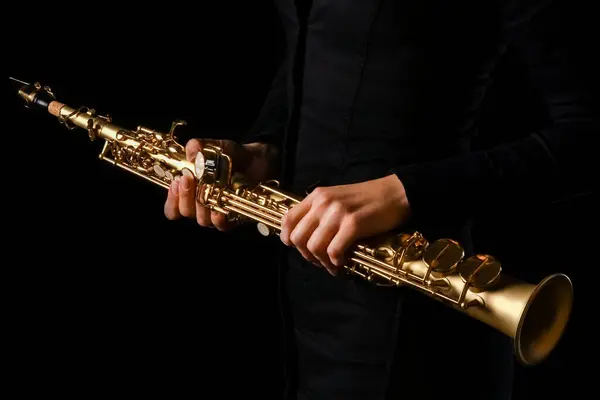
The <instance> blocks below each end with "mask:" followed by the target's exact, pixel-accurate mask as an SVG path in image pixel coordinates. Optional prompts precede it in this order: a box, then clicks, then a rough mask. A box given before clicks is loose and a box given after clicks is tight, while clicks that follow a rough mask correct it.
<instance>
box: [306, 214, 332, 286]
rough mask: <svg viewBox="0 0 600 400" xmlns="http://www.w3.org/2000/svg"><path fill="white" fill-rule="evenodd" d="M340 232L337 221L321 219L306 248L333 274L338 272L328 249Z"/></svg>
mask: <svg viewBox="0 0 600 400" xmlns="http://www.w3.org/2000/svg"><path fill="white" fill-rule="evenodd" d="M338 230H339V223H337V221H336V220H335V219H333V218H330V219H326V220H324V219H321V222H320V224H319V226H318V227H317V229H315V231H314V232H313V233H312V235H311V237H310V239H309V240H308V243H306V248H307V249H308V251H309V252H310V253H311V254H312V255H313V257H314V258H316V259H317V260H318V261H319V263H320V264H321V265H322V266H323V267H325V268H326V269H327V270H328V271H329V273H332V274H334V273H333V272H332V271H337V267H336V266H335V265H334V264H333V263H332V262H331V260H330V258H329V255H328V254H327V248H328V247H329V244H330V243H331V241H332V240H333V238H334V237H335V235H336V234H337V232H338ZM334 275H335V274H334Z"/></svg>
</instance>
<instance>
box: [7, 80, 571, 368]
mask: <svg viewBox="0 0 600 400" xmlns="http://www.w3.org/2000/svg"><path fill="white" fill-rule="evenodd" d="M18 93H19V95H20V96H21V97H22V98H23V99H24V100H25V102H26V106H28V108H34V107H35V106H36V105H37V106H41V107H42V108H44V109H46V111H47V112H51V115H54V116H55V117H57V118H58V120H59V121H61V122H62V123H63V124H65V126H67V127H68V128H69V129H74V128H76V127H79V128H82V129H85V130H87V131H88V134H89V137H90V139H92V140H95V139H103V140H104V141H105V142H104V147H103V148H102V151H101V153H100V159H102V160H106V161H108V162H110V163H111V164H113V165H115V166H118V167H120V168H122V169H124V170H126V171H129V172H132V173H133V174H135V175H137V176H139V177H142V178H144V179H146V180H148V181H150V182H153V183H155V184H157V185H160V186H162V187H164V188H168V187H169V184H170V183H171V181H172V180H173V179H177V177H178V176H180V175H181V174H187V175H190V176H193V177H194V178H195V179H196V181H197V187H198V188H199V189H198V191H197V201H198V203H200V204H202V205H204V206H206V207H209V208H211V209H212V210H214V211H217V212H220V213H223V214H225V215H227V217H228V219H229V220H237V221H238V222H250V221H252V222H254V223H257V228H258V231H259V232H260V233H261V234H262V235H265V236H269V235H273V234H279V232H280V230H281V220H282V217H283V216H284V214H285V213H286V212H287V211H288V210H289V209H290V208H292V207H294V206H295V205H296V204H298V203H299V202H300V201H302V198H301V197H299V196H296V195H293V194H290V193H285V192H283V191H281V190H279V189H278V186H279V183H278V182H277V181H268V182H255V183H253V182H251V181H248V180H246V179H245V178H244V177H243V176H241V175H239V174H232V170H233V169H232V164H231V163H232V160H231V158H230V156H229V155H227V154H224V153H223V152H222V148H221V147H220V146H218V145H217V142H215V143H214V144H213V145H208V146H206V147H205V148H203V149H202V152H201V153H199V154H198V156H197V157H196V159H195V161H194V163H192V162H189V161H187V159H186V154H185V148H184V146H182V145H181V144H180V143H178V142H177V138H176V137H175V135H174V131H175V128H176V127H177V126H180V125H183V124H185V122H183V121H176V122H174V123H173V125H172V127H171V129H170V131H169V132H168V133H167V134H163V133H160V132H157V131H155V130H153V129H148V128H144V127H138V128H137V129H136V130H134V131H132V130H128V129H125V128H122V127H120V126H117V125H115V124H113V123H112V121H111V119H110V118H109V117H103V116H99V115H97V114H96V112H95V111H94V110H91V109H88V108H85V107H82V108H77V109H76V108H73V107H70V106H68V105H65V104H63V103H59V102H57V101H56V100H55V97H54V94H52V92H51V91H50V89H49V88H48V87H46V86H44V87H42V86H41V85H40V84H38V83H36V84H33V85H29V84H26V85H25V86H23V87H22V88H20V90H19V92H18ZM464 257H465V255H464V250H463V247H462V246H461V245H460V244H459V243H458V242H456V241H455V240H452V239H448V238H440V239H438V240H435V241H433V242H431V243H429V242H428V241H427V240H426V239H425V238H424V237H423V236H422V235H421V234H420V233H419V232H411V233H408V232H407V233H402V234H387V235H380V236H378V237H374V238H370V239H367V240H364V241H362V243H358V244H356V245H355V246H354V247H353V248H352V249H351V251H350V256H349V258H348V262H347V264H346V266H345V270H346V271H347V272H348V273H349V274H350V275H352V276H356V277H361V278H362V279H365V280H367V281H369V282H372V283H373V284H374V285H378V286H382V289H381V290H389V289H384V288H383V287H396V286H398V287H399V286H402V287H409V288H412V289H414V290H416V291H418V292H420V293H422V294H424V295H427V296H429V297H430V298H432V299H435V300H437V301H440V302H442V303H444V304H446V305H447V306H449V307H452V308H453V309H455V310H457V311H459V312H462V313H465V314H467V315H469V316H470V317H472V318H475V319H477V320H479V321H481V322H483V323H485V324H487V325H489V326H490V327H492V328H494V329H497V330H499V331H501V332H503V333H504V334H506V335H508V336H510V337H511V338H513V339H514V351H515V356H516V358H517V360H518V361H519V362H521V363H522V364H524V365H535V364H538V363H540V362H541V361H543V360H544V359H545V358H546V357H547V356H548V355H549V354H550V352H551V351H552V350H553V349H554V348H555V347H556V346H557V344H558V342H559V340H560V338H561V336H562V334H563V331H564V330H565V328H566V325H567V322H568V320H569V317H570V314H571V309H572V305H573V288H572V283H571V280H570V279H569V278H568V277H567V276H566V275H564V274H561V273H557V274H553V275H550V276H548V277H546V278H544V279H542V281H541V282H540V283H538V284H537V285H534V284H530V283H527V282H524V281H521V280H518V279H515V278H513V277H510V276H508V275H505V274H502V268H501V265H500V262H499V261H498V260H496V259H495V258H494V257H492V256H489V255H484V254H477V255H474V256H472V257H469V258H467V259H465V258H464Z"/></svg>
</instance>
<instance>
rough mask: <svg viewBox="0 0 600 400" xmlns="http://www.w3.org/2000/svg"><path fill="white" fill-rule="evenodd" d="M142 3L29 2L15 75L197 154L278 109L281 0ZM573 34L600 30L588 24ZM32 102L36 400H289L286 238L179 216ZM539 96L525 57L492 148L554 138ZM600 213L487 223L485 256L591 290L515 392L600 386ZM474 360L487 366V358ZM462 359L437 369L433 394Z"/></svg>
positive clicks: (17, 322) (13, 49)
mask: <svg viewBox="0 0 600 400" xmlns="http://www.w3.org/2000/svg"><path fill="white" fill-rule="evenodd" d="M250 3H251V4H250ZM132 7H133V10H134V11H131V12H128V11H126V10H125V9H124V7H123V5H121V6H120V8H118V7H115V6H108V7H102V8H100V7H96V6H95V5H93V6H90V7H85V8H81V7H79V8H69V7H65V8H64V9H63V8H60V7H59V8H56V7H53V8H50V7H48V8H42V9H39V8H35V9H34V10H35V15H36V16H35V17H34V18H32V19H26V18H23V15H29V13H30V12H31V11H32V10H23V9H21V10H17V9H16V8H18V6H16V8H15V9H14V10H11V11H10V12H9V15H11V13H12V15H15V22H16V23H17V24H21V27H20V28H19V29H18V30H15V31H14V32H13V34H9V35H8V36H7V39H8V50H7V51H8V57H7V58H6V59H7V60H9V70H10V72H9V75H10V76H14V77H17V78H19V79H23V80H26V81H40V82H42V83H43V84H47V85H49V86H51V87H52V89H53V91H54V92H55V94H56V95H57V97H58V99H59V100H60V101H62V102H64V103H67V104H69V105H71V106H74V107H77V106H80V105H86V106H89V107H93V108H95V109H97V110H98V111H99V112H100V113H103V114H106V113H109V114H110V115H111V116H112V117H113V121H114V122H115V123H117V124H120V125H122V126H123V127H128V128H135V127H136V126H137V125H143V126H147V127H150V128H153V129H158V130H162V131H168V129H169V128H170V125H171V121H172V120H174V119H184V120H186V121H187V122H188V125H187V126H186V127H185V128H182V129H181V132H180V139H181V141H182V142H183V143H184V142H185V141H186V140H187V139H189V138H192V137H226V138H233V139H235V138H238V137H239V136H240V135H241V134H242V133H243V132H244V131H245V130H247V129H248V128H249V127H250V125H251V124H252V122H253V119H254V118H255V117H256V116H257V114H258V111H259V109H260V106H261V102H262V101H263V99H264V96H265V95H266V92H267V90H268V88H269V84H270V81H271V79H272V77H273V74H274V72H275V68H276V67H277V64H276V62H277V58H278V55H279V51H280V50H279V46H280V45H281V44H282V43H283V39H282V38H281V36H280V33H279V31H278V29H277V28H278V26H277V18H276V14H275V12H274V10H273V9H272V6H271V4H270V2H261V3H257V2H239V4H237V3H236V4H235V6H234V5H232V4H223V3H220V4H218V5H216V4H213V3H211V4H210V5H209V6H207V5H206V4H205V3H198V4H194V5H193V6H192V4H189V5H178V4H175V3H168V4H161V5H160V7H157V8H154V7H152V6H150V5H148V4H145V5H144V6H143V7H141V6H137V5H132ZM195 7H198V8H197V9H196V8H195ZM24 13H27V14H24ZM578 18H579V16H578ZM23 21H26V22H27V23H24V22H23ZM576 21H579V19H578V20H576ZM573 26H574V27H577V28H582V29H580V30H578V31H574V32H577V33H576V34H584V35H590V36H589V38H591V37H593V36H591V34H590V32H589V31H588V28H589V27H588V26H586V25H585V24H583V23H578V24H575V25H573ZM24 27H28V28H30V29H22V28H24ZM26 33H30V34H31V36H30V37H29V36H28V35H27V34H26ZM13 36H14V37H13ZM590 43H592V41H591V40H590V41H586V42H585V43H584V44H582V45H581V48H578V49H576V50H577V52H576V54H577V55H578V56H580V57H589V63H586V67H587V68H586V69H584V70H582V74H584V73H589V74H590V76H591V75H593V72H594V68H595V67H594V66H593V65H594V64H592V61H593V57H595V54H593V53H590V52H589V49H590V48H589V47H588V46H590ZM6 78H8V76H7V77H6ZM15 93H16V87H15V86H14V85H13V84H12V83H10V82H7V94H8V97H7V98H8V103H7V104H8V106H7V108H6V109H7V110H8V111H7V113H6V116H5V119H4V122H5V131H4V135H5V138H7V139H8V140H7V141H5V142H4V143H5V147H4V152H3V153H4V158H5V160H10V163H7V165H5V168H6V169H5V175H4V176H5V188H4V191H3V193H4V196H3V200H4V202H5V206H4V208H3V210H4V214H5V221H6V223H5V224H4V226H5V229H4V230H3V233H5V234H6V235H7V236H8V237H9V239H8V240H4V246H3V248H4V250H5V251H4V261H3V265H4V270H5V271H7V272H9V274H8V275H7V276H8V277H7V278H5V279H4V282H3V283H4V285H3V287H4V288H5V290H6V293H7V296H5V303H4V307H3V309H4V310H5V311H8V314H9V315H10V318H9V320H8V321H5V324H3V326H4V330H5V331H9V333H10V335H9V337H10V339H5V341H4V345H5V348H7V349H8V350H9V351H10V353H11V355H12V354H14V357H11V358H10V360H11V361H10V362H9V363H7V364H5V365H6V366H7V367H8V369H9V371H10V372H11V376H12V377H14V378H13V379H11V381H12V382H13V383H16V384H17V385H18V390H19V393H20V394H22V395H23V397H26V396H28V395H29V394H33V393H35V394H44V395H48V394H58V395H61V396H63V397H69V398H71V397H72V398H75V397H77V398H81V397H88V396H90V395H94V394H99V393H101V394H105V395H121V394H127V395H134V396H136V395H137V396H148V395H156V394H161V395H163V396H164V397H167V396H168V397H169V398H173V397H176V396H177V397H181V396H180V394H182V393H190V394H191V395H192V396H194V397H197V396H199V395H205V394H206V393H208V391H212V390H214V391H215V392H216V393H218V394H214V395H209V396H207V397H211V398H215V397H217V398H220V397H225V396H227V395H230V394H232V393H233V392H235V393H236V394H246V395H253V394H256V395H259V396H261V397H275V396H276V395H277V393H278V392H279V390H280V387H281V376H282V375H281V370H280V366H279V352H280V337H279V333H280V331H279V329H280V328H279V314H278V309H277V302H276V281H275V279H276V275H275V268H276V265H275V264H274V263H273V262H272V260H273V254H274V249H275V246H278V245H279V243H277V242H276V241H271V240H265V239H264V238H262V237H260V236H259V235H258V234H257V233H256V230H255V229H254V227H253V226H248V227H244V228H241V229H239V230H236V231H234V232H230V233H221V232H218V231H216V230H205V229H202V228H200V227H199V226H197V225H196V224H194V223H193V222H192V221H183V220H182V221H177V222H174V221H168V220H167V219H166V218H165V217H164V214H163V204H164V200H165V198H166V191H165V190H164V189H162V188H159V187H156V186H153V185H151V184H150V183H147V182H145V181H142V180H140V179H139V178H137V177H134V176H131V175H129V174H127V173H125V172H124V171H122V170H119V169H116V168H115V167H112V166H110V165H109V164H108V163H105V162H103V161H100V160H98V157H97V155H98V154H99V152H100V149H101V143H100V142H94V143H91V142H90V141H89V139H88V138H87V133H86V132H85V131H83V130H79V129H78V130H75V131H67V130H66V129H65V128H64V127H63V126H62V125H59V123H58V122H57V121H56V120H55V119H54V118H53V117H51V116H50V115H45V114H43V113H34V112H32V111H31V110H26V109H25V108H23V106H22V102H21V101H20V99H18V98H17V97H16V96H15ZM515 93H519V94H520V95H519V96H517V97H514V94H515ZM509 99H510V100H509ZM515 99H516V100H515ZM535 100H536V98H535V91H534V90H532V89H531V88H530V86H529V83H528V81H527V80H526V76H525V75H524V72H523V71H522V70H521V69H520V65H519V63H518V60H512V61H511V60H510V59H509V60H508V61H505V62H504V63H503V64H502V65H501V67H500V69H499V72H498V77H497V80H496V84H495V86H494V88H493V89H492V91H491V93H490V98H489V100H488V101H487V103H486V109H485V113H484V116H485V118H484V119H483V121H482V124H483V127H484V129H483V134H482V137H481V138H480V139H479V142H478V143H477V145H478V146H490V145H493V143H495V142H497V141H501V140H506V138H507V137H509V138H513V137H516V135H518V134H520V133H525V132H527V131H528V129H530V128H532V127H534V126H535V123H534V121H532V119H533V118H532V116H534V115H535V114H536V112H537V111H536V110H537V109H538V105H537V104H536V103H535ZM524 122H525V123H524ZM6 124H8V125H9V126H8V127H6ZM592 164H594V163H593V160H590V165H592ZM581 173H582V175H584V176H585V174H591V173H588V172H587V171H581ZM596 201H597V198H595V197H593V196H591V195H586V196H581V197H577V198H574V199H570V200H566V201H564V202H561V203H558V204H553V205H551V206H549V207H544V208H540V209H539V210H537V211H536V212H533V213H532V212H530V210H528V211H527V212H524V213H523V214H522V215H520V214H512V215H510V216H509V217H508V218H507V217H506V216H505V215H502V217H498V218H494V217H493V216H492V217H490V218H489V219H486V220H485V221H477V224H476V226H475V228H476V232H478V234H479V235H480V236H478V241H479V245H480V250H481V251H489V252H492V253H493V254H495V255H498V256H499V257H500V258H501V259H502V260H503V262H504V263H506V264H507V265H511V266H512V268H515V266H518V267H519V268H523V270H524V275H527V276H528V277H531V278H532V279H534V280H539V279H541V277H542V276H543V275H545V274H548V273H551V272H556V271H562V272H566V273H568V274H569V275H570V276H571V278H572V279H573V282H574V285H575V290H576V304H575V310H574V314H573V317H572V321H571V324H570V326H569V329H568V331H567V333H566V335H565V337H564V339H563V341H562V342H561V344H560V346H559V347H558V348H557V349H556V351H555V352H554V353H553V354H552V356H551V357H550V358H549V359H548V360H547V361H546V362H545V363H544V364H543V365H541V366H538V367H536V368H534V369H522V368H519V369H518V370H517V375H516V379H517V385H516V389H515V391H516V393H515V399H538V398H547V397H545V396H542V393H544V394H546V395H552V394H555V395H557V396H556V397H555V398H563V397H562V395H559V393H571V395H573V396H574V398H577V397H580V396H578V393H580V392H581V391H582V390H585V389H588V388H593V386H594V385H593V382H589V381H587V378H585V377H583V376H582V374H583V371H586V370H587V371H589V372H592V370H589V369H588V368H589V367H585V365H584V363H586V364H588V363H590V364H592V365H594V363H595V361H596V358H595V356H593V354H595V352H596V348H597V344H596V343H597V342H596V334H595V333H596V330H595V329H594V327H593V326H592V324H593V323H595V322H596V315H597V313H596V312H595V309H596V308H595V304H594V293H595V292H594V289H595V286H596V285H595V275H594V272H595V268H596V266H597V260H598V257H597V255H596V253H597V248H596V247H595V246H594V245H595V244H596V240H595V239H596V238H597V237H598V235H597V222H596V221H595V219H597V218H596V217H597V215H596V214H597V213H596V204H595V202H596ZM497 211H501V210H497ZM491 214H492V215H494V214H496V213H495V212H492V213H491ZM525 270H526V271H525ZM439 329H440V332H443V330H444V329H446V328H445V327H440V328H439ZM466 334H467V333H466ZM442 337H443V335H442ZM439 344H440V346H442V347H444V346H452V345H453V344H452V343H443V340H442V341H441V342H440V343H439ZM465 355H466V356H467V357H471V358H473V367H474V368H477V355H476V354H470V353H469V351H468V349H465ZM444 362H446V361H445V360H443V359H440V360H432V371H431V376H432V381H434V380H435V374H437V373H444V372H443V371H445V369H444V368H441V367H439V366H437V365H436V364H437V363H444ZM458 375H459V376H462V377H461V378H460V379H458V380H457V384H460V383H462V384H465V385H466V387H465V390H466V392H465V393H466V396H468V397H477V396H476V394H473V393H469V392H468V388H467V387H468V371H462V372H461V373H460V374H458ZM408 391H410V390H409V389H407V392H408ZM553 398H554V397H553Z"/></svg>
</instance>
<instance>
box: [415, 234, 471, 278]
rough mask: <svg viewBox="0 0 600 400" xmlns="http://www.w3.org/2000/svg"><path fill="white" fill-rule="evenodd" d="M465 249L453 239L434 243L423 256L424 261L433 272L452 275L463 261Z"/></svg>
mask: <svg viewBox="0 0 600 400" xmlns="http://www.w3.org/2000/svg"><path fill="white" fill-rule="evenodd" d="M464 256H465V251H464V249H463V247H462V246H461V245H460V244H459V243H458V242H456V241H455V240H452V239H439V240H436V241H434V242H432V243H431V244H430V245H429V246H427V248H426V249H425V252H424V254H423V261H424V262H425V264H427V266H428V267H430V268H431V271H433V272H437V273H439V274H441V275H447V274H450V273H452V272H453V271H454V270H455V269H456V268H457V266H458V264H459V263H460V262H461V261H462V260H463V258H464Z"/></svg>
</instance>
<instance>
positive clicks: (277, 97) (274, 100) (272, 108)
mask: <svg viewBox="0 0 600 400" xmlns="http://www.w3.org/2000/svg"><path fill="white" fill-rule="evenodd" d="M286 61H287V58H284V60H283V61H282V62H281V65H280V67H279V70H278V72H277V75H276V76H275V79H274V80H273V82H272V84H271V88H270V90H269V92H268V94H267V97H266V99H265V101H264V103H263V105H262V108H261V110H260V112H259V115H258V118H257V119H256V120H255V121H254V123H253V125H252V127H251V128H250V129H249V131H248V132H246V133H245V134H244V135H243V136H242V138H241V140H240V142H241V143H243V144H245V143H252V142H262V143H268V144H273V145H275V146H277V147H279V148H281V146H282V140H283V131H284V129H285V126H286V123H287V120H288V101H287V96H288V93H287V76H288V73H287V71H288V68H287V67H288V66H287V62H286Z"/></svg>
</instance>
